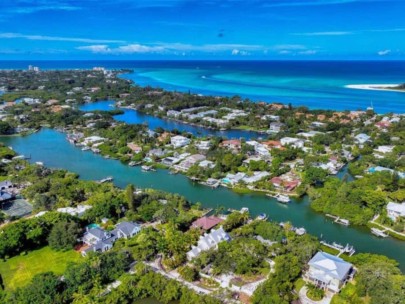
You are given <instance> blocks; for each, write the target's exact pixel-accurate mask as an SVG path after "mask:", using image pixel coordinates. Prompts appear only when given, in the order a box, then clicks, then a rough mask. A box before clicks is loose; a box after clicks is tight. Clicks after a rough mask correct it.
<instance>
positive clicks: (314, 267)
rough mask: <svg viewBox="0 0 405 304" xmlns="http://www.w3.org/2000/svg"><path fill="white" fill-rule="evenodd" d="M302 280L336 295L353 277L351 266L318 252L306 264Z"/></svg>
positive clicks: (327, 254) (334, 257)
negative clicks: (307, 267)
mask: <svg viewBox="0 0 405 304" xmlns="http://www.w3.org/2000/svg"><path fill="white" fill-rule="evenodd" d="M308 266H309V269H308V271H307V272H306V274H305V275H304V278H305V279H306V280H307V281H309V282H311V283H313V284H315V285H316V286H317V287H319V288H322V289H324V290H328V291H331V292H333V293H337V292H339V291H340V289H341V288H342V287H343V285H344V284H345V283H346V282H347V281H348V280H350V279H351V278H352V277H353V275H354V272H355V271H354V268H353V265H352V264H350V263H348V262H345V261H344V260H343V259H341V258H339V257H336V256H334V255H331V254H329V253H326V252H322V251H320V252H318V253H317V254H315V256H314V257H313V258H312V259H311V260H310V261H309V262H308Z"/></svg>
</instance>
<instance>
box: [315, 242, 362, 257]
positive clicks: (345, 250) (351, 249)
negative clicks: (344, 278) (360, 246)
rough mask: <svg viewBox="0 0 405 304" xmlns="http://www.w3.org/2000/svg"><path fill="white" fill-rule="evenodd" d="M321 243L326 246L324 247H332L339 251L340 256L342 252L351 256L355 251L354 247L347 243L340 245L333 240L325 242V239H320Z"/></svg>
mask: <svg viewBox="0 0 405 304" xmlns="http://www.w3.org/2000/svg"><path fill="white" fill-rule="evenodd" d="M321 244H322V245H324V246H326V247H329V248H332V249H335V250H337V251H339V254H338V256H340V255H341V254H342V253H346V254H347V255H348V256H352V255H353V254H354V253H355V252H356V250H355V249H354V247H353V246H350V245H349V244H346V246H343V245H340V244H338V243H335V242H333V243H328V242H325V241H321Z"/></svg>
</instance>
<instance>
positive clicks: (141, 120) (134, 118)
mask: <svg viewBox="0 0 405 304" xmlns="http://www.w3.org/2000/svg"><path fill="white" fill-rule="evenodd" d="M114 105H115V102H114V101H111V100H105V101H99V102H94V103H87V104H85V105H82V106H80V107H79V109H80V110H82V111H96V110H98V111H108V110H111V109H113V108H114ZM121 110H123V111H124V114H122V115H116V116H114V119H116V120H118V121H123V122H126V123H128V124H147V125H148V127H149V129H152V130H155V129H156V128H158V127H161V128H163V129H165V130H170V131H172V130H175V129H176V130H178V131H180V132H188V133H191V134H193V135H195V136H218V137H226V138H241V137H243V138H245V139H253V138H266V137H267V135H266V134H262V133H258V132H252V131H244V130H226V131H214V130H210V129H208V128H202V127H197V126H193V125H190V124H185V123H181V122H176V121H174V120H169V119H161V118H159V117H155V116H152V115H146V114H143V113H141V112H138V111H136V110H132V109H121Z"/></svg>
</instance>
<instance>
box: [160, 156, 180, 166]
mask: <svg viewBox="0 0 405 304" xmlns="http://www.w3.org/2000/svg"><path fill="white" fill-rule="evenodd" d="M178 162H180V159H179V158H176V157H171V156H169V157H165V158H164V159H162V164H164V165H166V166H169V167H170V166H173V165H175V164H177V163H178Z"/></svg>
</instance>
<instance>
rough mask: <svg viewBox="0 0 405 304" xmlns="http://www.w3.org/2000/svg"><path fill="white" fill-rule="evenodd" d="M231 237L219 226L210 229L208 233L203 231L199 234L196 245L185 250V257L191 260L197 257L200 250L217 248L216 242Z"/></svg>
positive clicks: (227, 239) (228, 239)
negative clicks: (187, 250)
mask: <svg viewBox="0 0 405 304" xmlns="http://www.w3.org/2000/svg"><path fill="white" fill-rule="evenodd" d="M230 240H231V237H230V236H229V235H228V233H226V232H225V231H224V229H223V228H222V226H221V227H219V228H218V229H217V230H215V229H212V230H211V232H210V233H204V235H202V236H200V239H199V240H198V243H197V246H191V250H190V251H189V252H187V259H188V260H192V259H193V258H195V257H197V256H198V255H199V254H200V253H201V252H203V251H206V250H209V249H211V248H217V246H218V244H219V243H221V242H223V241H226V242H228V241H230Z"/></svg>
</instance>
